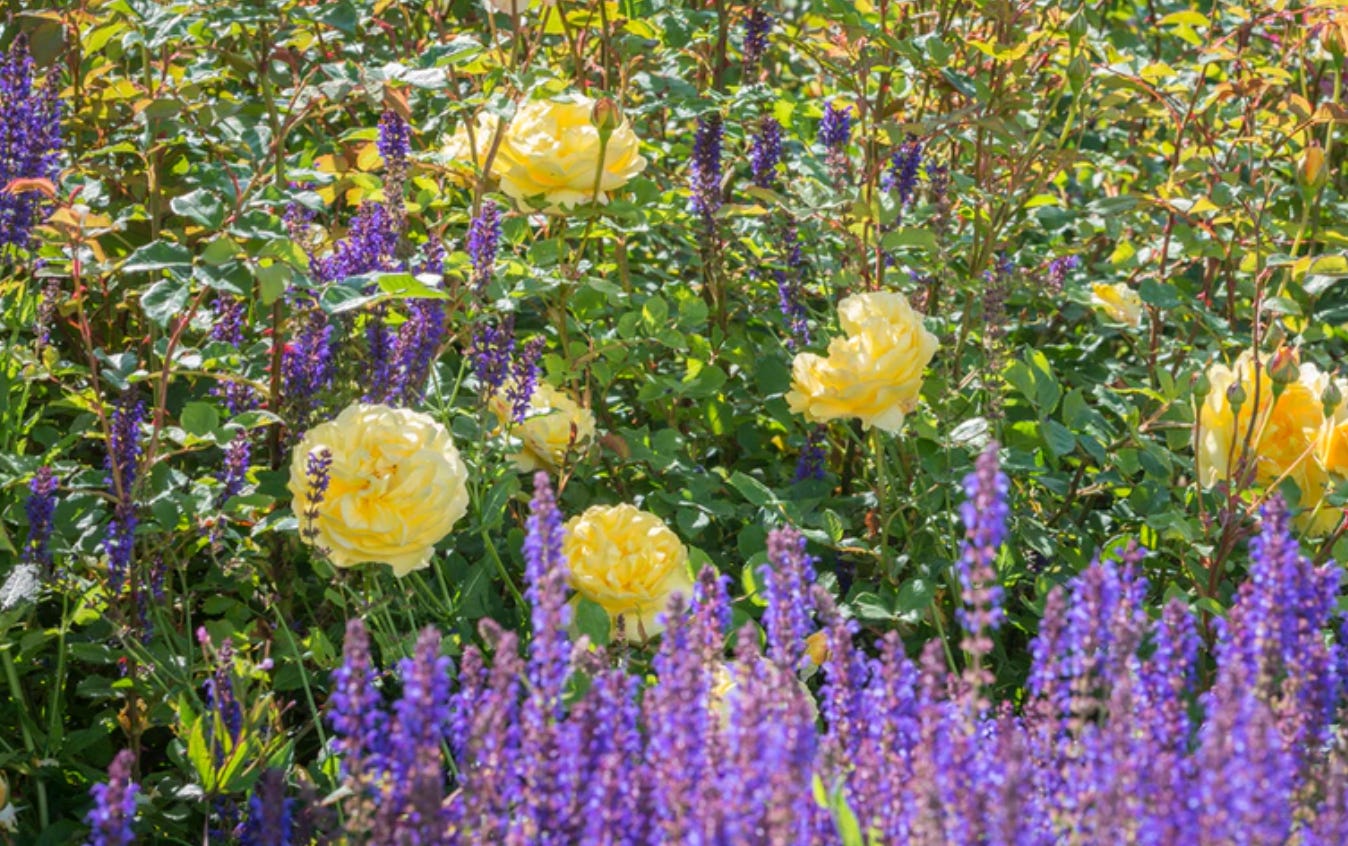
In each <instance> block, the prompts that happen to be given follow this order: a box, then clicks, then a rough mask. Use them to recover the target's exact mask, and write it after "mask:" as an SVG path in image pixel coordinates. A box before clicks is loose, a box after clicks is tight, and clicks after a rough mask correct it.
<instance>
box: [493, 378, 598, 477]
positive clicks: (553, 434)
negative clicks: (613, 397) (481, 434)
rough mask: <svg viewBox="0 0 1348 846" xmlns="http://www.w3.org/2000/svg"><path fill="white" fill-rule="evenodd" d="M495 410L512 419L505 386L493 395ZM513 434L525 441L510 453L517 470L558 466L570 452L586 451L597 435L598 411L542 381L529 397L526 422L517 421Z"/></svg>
mask: <svg viewBox="0 0 1348 846" xmlns="http://www.w3.org/2000/svg"><path fill="white" fill-rule="evenodd" d="M491 410H492V412H493V413H494V414H495V415H496V419H497V420H499V421H502V422H504V421H506V420H509V419H510V413H511V409H510V401H509V399H508V398H507V392H506V391H505V390H501V391H497V392H496V393H494V394H493V395H492V398H491ZM510 434H512V435H514V436H515V437H517V438H519V439H520V443H521V445H522V448H521V449H520V451H519V452H517V453H515V454H514V455H512V456H510V458H511V460H512V461H514V462H515V468H516V469H517V470H519V471H521V472H524V473H528V472H531V471H533V470H540V469H543V470H556V469H558V468H560V467H561V466H562V465H563V464H565V463H566V457H567V455H568V453H571V452H582V451H584V449H585V448H586V446H588V445H589V443H590V440H591V439H592V438H593V437H594V415H593V414H591V413H590V410H589V409H588V408H586V407H584V406H582V405H581V404H580V403H578V402H576V401H575V400H574V399H572V398H571V397H570V395H568V394H566V393H565V392H563V391H559V390H557V389H556V388H554V387H552V386H551V385H549V384H547V383H539V385H538V386H537V387H536V388H534V393H533V396H531V397H530V398H529V410H528V411H527V412H525V417H524V422H523V423H516V424H515V425H514V427H513V428H511V430H510Z"/></svg>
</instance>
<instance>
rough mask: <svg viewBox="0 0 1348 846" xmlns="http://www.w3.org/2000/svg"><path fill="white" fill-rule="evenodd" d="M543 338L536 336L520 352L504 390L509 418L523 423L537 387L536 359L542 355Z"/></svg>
mask: <svg viewBox="0 0 1348 846" xmlns="http://www.w3.org/2000/svg"><path fill="white" fill-rule="evenodd" d="M543 343H544V338H543V336H542V335H537V336H535V337H533V338H530V339H529V342H528V343H527V344H525V345H524V349H523V350H521V351H520V356H519V360H518V361H516V362H515V367H514V368H513V370H512V372H511V375H510V384H509V386H508V387H507V388H506V401H507V402H508V403H509V404H510V414H511V418H512V419H513V420H514V421H515V422H516V423H523V422H524V417H525V415H527V414H528V413H529V402H530V401H531V400H532V399H533V396H534V388H536V387H537V386H538V359H539V358H540V357H541V356H542V355H543Z"/></svg>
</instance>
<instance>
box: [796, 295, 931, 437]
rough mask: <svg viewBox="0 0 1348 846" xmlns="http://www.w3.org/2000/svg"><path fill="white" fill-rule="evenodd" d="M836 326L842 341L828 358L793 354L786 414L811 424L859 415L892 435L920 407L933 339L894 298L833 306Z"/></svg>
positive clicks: (909, 308)
mask: <svg viewBox="0 0 1348 846" xmlns="http://www.w3.org/2000/svg"><path fill="white" fill-rule="evenodd" d="M838 322H839V324H840V325H841V326H842V329H843V332H844V333H845V334H846V337H845V338H834V339H833V340H832V341H831V342H830V343H829V345H828V357H827V358H823V357H821V356H818V355H815V354H814V353H800V354H799V355H797V356H796V360H795V362H794V363H793V365H792V374H791V375H792V380H791V391H790V392H789V393H787V395H786V401H787V403H788V404H789V405H790V407H791V411H793V412H795V413H797V414H803V415H805V419H806V420H810V421H812V422H815V423H826V422H828V421H830V420H837V419H839V418H845V417H859V418H861V424H862V425H863V426H864V427H865V428H867V429H869V428H871V427H872V426H874V427H876V428H878V429H881V430H883V431H885V432H889V433H890V434H893V433H895V432H897V431H898V430H899V429H900V428H901V427H902V426H903V419H904V415H906V414H907V413H908V412H910V411H912V410H913V409H914V408H916V407H917V400H918V394H919V392H920V391H921V390H922V372H923V370H925V369H926V367H927V363H928V362H930V361H931V358H932V356H933V355H935V354H936V347H937V342H936V336H935V335H933V334H931V333H930V332H928V331H927V329H926V327H925V326H923V325H922V315H921V314H919V313H918V312H916V311H914V310H913V308H912V306H910V305H908V300H907V299H906V298H905V297H904V296H903V294H900V293H896V292H879V293H871V294H853V295H852V296H850V297H848V298H846V299H845V300H843V301H842V302H841V303H839V304H838Z"/></svg>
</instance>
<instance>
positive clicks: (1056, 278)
mask: <svg viewBox="0 0 1348 846" xmlns="http://www.w3.org/2000/svg"><path fill="white" fill-rule="evenodd" d="M1080 264H1081V259H1079V258H1077V257H1076V256H1059V257H1058V258H1055V259H1053V260H1052V261H1050V262H1049V263H1048V271H1047V272H1046V274H1045V277H1044V286H1045V287H1046V288H1047V289H1048V291H1049V292H1050V293H1059V292H1061V291H1062V286H1063V283H1064V282H1066V281H1067V274H1068V273H1070V272H1072V271H1073V270H1076V269H1077V267H1078V266H1080Z"/></svg>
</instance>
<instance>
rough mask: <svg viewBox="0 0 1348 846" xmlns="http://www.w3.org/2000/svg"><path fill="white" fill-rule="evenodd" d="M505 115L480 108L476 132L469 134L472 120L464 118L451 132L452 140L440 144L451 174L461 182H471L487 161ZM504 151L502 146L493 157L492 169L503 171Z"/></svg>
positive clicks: (463, 183) (450, 137) (495, 173)
mask: <svg viewBox="0 0 1348 846" xmlns="http://www.w3.org/2000/svg"><path fill="white" fill-rule="evenodd" d="M500 123H501V119H500V118H498V117H497V116H496V115H494V114H492V113H491V112H480V113H479V114H478V116H477V118H476V120H474V121H473V134H472V137H471V138H470V137H469V135H468V122H467V121H460V122H459V127H458V129H456V130H454V134H453V135H451V136H449V140H448V141H446V142H445V143H444V146H442V147H441V148H440V153H441V155H443V156H444V157H445V159H446V160H447V163H448V166H449V169H450V170H449V172H450V178H451V179H453V180H454V182H456V183H457V184H459V185H464V186H467V185H470V184H472V183H473V182H474V181H475V180H476V179H477V175H478V173H480V172H481V171H482V168H483V166H484V165H486V163H487V153H489V152H490V151H491V144H492V139H493V138H495V137H496V130H497V127H499V126H500ZM500 168H501V151H500V149H499V147H498V149H497V151H496V157H495V158H493V159H492V167H491V170H492V173H491V175H493V176H495V175H498V174H499V173H500Z"/></svg>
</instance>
